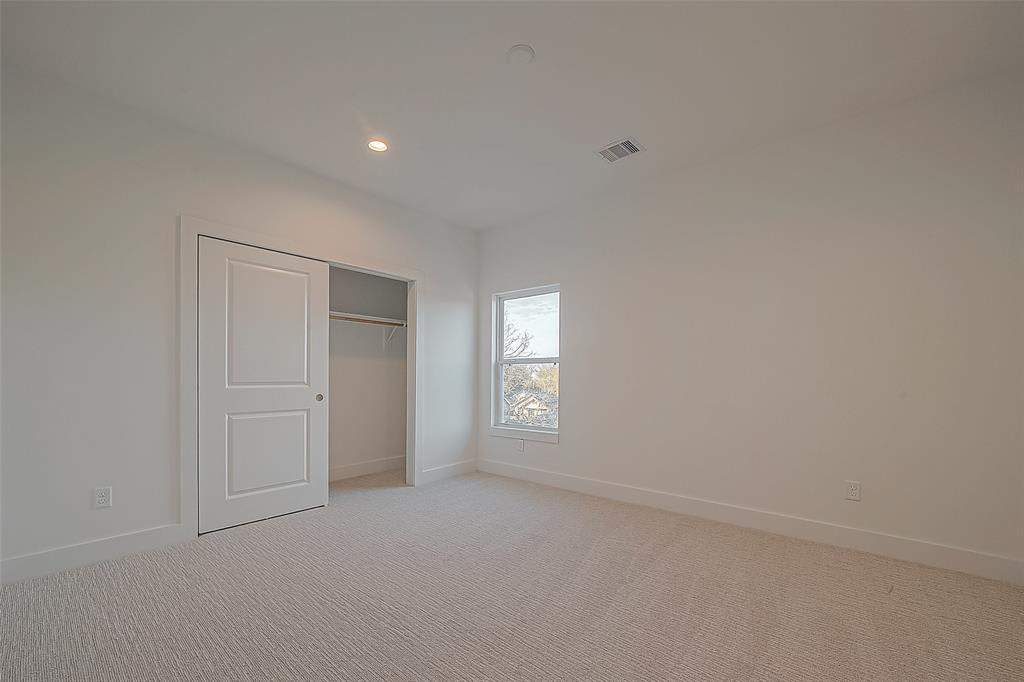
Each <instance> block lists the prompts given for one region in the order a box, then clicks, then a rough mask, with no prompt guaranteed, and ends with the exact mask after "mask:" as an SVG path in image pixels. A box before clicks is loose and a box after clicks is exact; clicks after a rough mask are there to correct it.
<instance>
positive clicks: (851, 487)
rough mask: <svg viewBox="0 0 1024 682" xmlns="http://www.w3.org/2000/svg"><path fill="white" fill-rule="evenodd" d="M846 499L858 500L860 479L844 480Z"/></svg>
mask: <svg viewBox="0 0 1024 682" xmlns="http://www.w3.org/2000/svg"><path fill="white" fill-rule="evenodd" d="M846 499H848V500H852V501H854V502H860V481H846Z"/></svg>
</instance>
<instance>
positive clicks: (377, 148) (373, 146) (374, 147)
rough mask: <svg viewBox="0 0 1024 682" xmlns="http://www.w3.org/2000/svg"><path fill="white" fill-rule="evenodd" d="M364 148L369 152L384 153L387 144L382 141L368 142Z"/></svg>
mask: <svg viewBox="0 0 1024 682" xmlns="http://www.w3.org/2000/svg"><path fill="white" fill-rule="evenodd" d="M366 146H367V147H369V148H370V151H371V152H386V151H387V150H388V143H387V142H385V141H384V140H370V141H369V142H367V143H366Z"/></svg>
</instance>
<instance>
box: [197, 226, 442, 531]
mask: <svg viewBox="0 0 1024 682" xmlns="http://www.w3.org/2000/svg"><path fill="white" fill-rule="evenodd" d="M200 236H205V237H213V238H215V239H223V240H226V241H231V242H237V243H239V244H244V245H247V246H254V247H256V248H261V249H269V250H271V251H280V252H283V253H288V254H292V255H294V256H301V257H303V258H310V259H312V260H319V261H325V262H327V263H328V264H331V265H338V266H341V267H345V268H348V269H350V270H357V271H359V272H365V273H369V274H373V275H380V276H382V277H389V278H391V279H398V280H403V281H405V282H407V283H408V292H409V293H408V310H407V314H408V318H407V319H408V322H407V325H408V326H407V344H406V401H407V402H406V454H405V463H406V464H405V466H406V469H405V482H406V484H407V485H411V486H415V485H416V483H417V479H418V478H419V474H420V467H419V466H418V461H417V457H416V454H417V451H418V450H419V449H420V448H419V445H420V444H421V435H422V433H423V429H422V428H421V426H420V417H421V414H420V411H419V410H418V409H417V406H418V405H419V404H421V403H420V400H419V397H420V395H419V387H420V386H422V385H423V382H422V381H421V380H420V367H419V365H418V364H417V362H416V350H417V347H418V346H419V342H420V336H419V329H420V325H419V305H418V298H419V296H418V293H419V288H418V282H419V281H420V279H421V278H422V276H421V273H420V272H419V271H417V270H410V269H407V268H396V267H393V266H392V265H389V264H380V263H377V264H359V263H355V262H352V261H351V260H350V258H349V257H347V255H346V254H344V253H325V252H329V251H331V249H330V248H328V247H325V246H322V245H319V244H313V243H311V242H309V241H304V240H301V239H295V238H291V237H278V236H275V235H270V234H266V233H262V232H253V231H251V230H244V229H241V228H236V227H231V226H228V225H222V224H219V223H215V222H212V221H209V220H204V219H202V218H195V217H192V216H186V215H182V216H180V218H179V223H178V334H179V336H178V470H179V486H180V490H179V495H178V522H179V523H180V524H181V526H182V530H183V535H184V536H186V537H198V535H199V237H200Z"/></svg>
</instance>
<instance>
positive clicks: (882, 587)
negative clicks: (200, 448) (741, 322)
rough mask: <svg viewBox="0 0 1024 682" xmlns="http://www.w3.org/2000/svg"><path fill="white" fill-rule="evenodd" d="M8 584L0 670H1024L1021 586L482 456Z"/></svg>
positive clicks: (54, 675) (190, 674)
mask: <svg viewBox="0 0 1024 682" xmlns="http://www.w3.org/2000/svg"><path fill="white" fill-rule="evenodd" d="M396 483H397V479H396V478H395V476H394V475H393V474H381V475H376V476H367V477H364V478H361V479H354V480H352V481H350V482H348V483H346V484H344V485H340V486H335V487H334V488H333V489H332V495H331V506H330V507H328V508H326V509H322V510H315V511H310V512H303V513H300V514H293V515H290V516H285V517H281V518H277V519H271V520H269V521H264V522H262V523H256V524H250V525H248V526H242V527H239V528H235V529H231V530H226V531H221V532H219V533H215V534H212V535H207V536H205V537H203V538H201V539H199V540H196V541H194V542H191V543H188V544H185V545H179V546H176V547H171V548H167V549H163V550H158V551H153V552H148V553H145V554H140V555H135V556H132V557H128V558H125V559H121V560H117V561H110V562H106V563H103V564H100V565H96V566H92V567H88V568H83V569H78V570H74V571H68V572H65V573H62V574H59V575H55V576H50V577H45V578H40V579H37V580H33V581H27V582H22V583H18V584H15V585H10V586H7V587H4V588H3V589H2V592H0V677H2V679H4V680H36V679H45V680H103V681H107V680H129V679H131V680H185V679H187V680H199V679H202V680H253V679H273V680H378V679H387V680H454V679H474V680H483V679H499V680H509V679H526V680H541V679H544V680H551V679H556V680H664V679H677V680H689V679H701V680H704V679H730V680H736V679H779V680H831V679H842V680H857V679H862V680H882V679H922V680H924V679H928V680H933V679H951V680H952V679H955V680H963V679H974V678H977V679H1004V680H1011V679H1016V680H1021V679H1024V590H1022V589H1019V588H1014V587H1011V586H1009V585H1005V584H1001V583H997V582H993V581H988V580H983V579H980V578H972V577H969V576H966V575H963V574H958V573H951V572H948V571H941V570H936V569H929V568H925V567H923V566H917V565H913V564H907V563H902V562H898V561H893V560H888V559H883V558H880V557H876V556H871V555H867V554H861V553H858V552H854V551H848V550H842V549H836V548H834V547H828V546H824V545H817V544H814V543H810V542H802V541H798V540H791V539H787V538H783V537H779V536H773V535H768V534H764V533H759V532H755V531H748V530H743V529H740V528H736V527H732V526H727V525H722V524H716V523H711V522H706V521H701V520H697V519H693V518H690V517H684V516H677V515H674V514H670V513H667V512H661V511H656V510H652V509H646V508H643V507H635V506H631V505H626V504H620V503H617V502H610V501H607V500H602V499H598V498H594V497H587V496H584V495H577V494H574V493H568V492H564V491H559V490H555V489H552V488H546V487H542V486H538V485H533V484H529V483H522V482H518V481H513V480H509V479H504V478H498V477H495V476H488V475H484V474H473V475H470V476H464V477H461V478H458V479H453V480H449V481H444V482H441V483H438V484H435V485H432V486H427V487H423V488H420V489H412V488H404V487H395V485H396Z"/></svg>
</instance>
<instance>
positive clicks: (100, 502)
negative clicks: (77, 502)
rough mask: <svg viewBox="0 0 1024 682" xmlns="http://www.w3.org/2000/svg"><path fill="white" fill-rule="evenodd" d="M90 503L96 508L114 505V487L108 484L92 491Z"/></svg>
mask: <svg viewBox="0 0 1024 682" xmlns="http://www.w3.org/2000/svg"><path fill="white" fill-rule="evenodd" d="M92 503H93V506H94V507H96V508H97V509H103V508H104V507H113V506H114V489H113V488H111V487H110V486H109V485H108V486H105V487H103V488H95V489H93V491H92Z"/></svg>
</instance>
